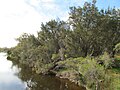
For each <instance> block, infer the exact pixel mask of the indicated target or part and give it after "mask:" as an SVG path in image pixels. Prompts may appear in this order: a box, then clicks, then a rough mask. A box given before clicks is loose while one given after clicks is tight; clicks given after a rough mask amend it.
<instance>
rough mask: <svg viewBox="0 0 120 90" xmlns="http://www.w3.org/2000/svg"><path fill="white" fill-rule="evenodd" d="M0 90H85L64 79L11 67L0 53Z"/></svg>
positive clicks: (23, 68) (23, 67)
mask: <svg viewBox="0 0 120 90" xmlns="http://www.w3.org/2000/svg"><path fill="white" fill-rule="evenodd" d="M0 90H85V89H84V88H83V87H79V86H77V85H75V84H74V83H71V82H69V81H68V80H65V79H59V78H57V77H54V76H49V75H46V76H45V75H44V76H43V75H37V74H35V73H34V72H32V71H31V70H30V68H28V67H26V66H21V68H18V66H13V64H12V62H11V61H8V60H7V59H6V54H5V53H0Z"/></svg>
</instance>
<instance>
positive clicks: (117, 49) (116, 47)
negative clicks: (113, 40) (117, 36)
mask: <svg viewBox="0 0 120 90" xmlns="http://www.w3.org/2000/svg"><path fill="white" fill-rule="evenodd" d="M114 50H115V51H116V53H118V52H120V43H118V44H117V45H115V48H114Z"/></svg>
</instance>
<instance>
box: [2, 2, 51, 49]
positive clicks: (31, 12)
mask: <svg viewBox="0 0 120 90" xmlns="http://www.w3.org/2000/svg"><path fill="white" fill-rule="evenodd" d="M35 1H36V0H35ZM47 1H51V0H47ZM0 11H1V14H0V47H6V46H7V47H11V46H14V45H16V43H17V42H16V41H15V38H16V37H18V36H19V35H21V34H22V33H23V32H26V33H34V34H35V33H36V31H38V30H40V25H41V22H45V21H48V20H50V18H51V17H47V15H45V14H44V13H42V12H37V11H36V10H35V9H34V8H32V7H31V6H29V5H28V4H26V3H25V1H24V0H2V1H0Z"/></svg>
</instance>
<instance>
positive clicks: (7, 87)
mask: <svg viewBox="0 0 120 90" xmlns="http://www.w3.org/2000/svg"><path fill="white" fill-rule="evenodd" d="M11 66H12V62H10V61H7V60H6V57H5V54H4V53H0V90H16V89H17V90H24V89H25V84H24V83H23V82H22V81H21V80H20V79H19V78H18V77H17V76H15V71H14V69H11Z"/></svg>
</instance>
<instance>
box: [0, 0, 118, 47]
mask: <svg viewBox="0 0 120 90" xmlns="http://www.w3.org/2000/svg"><path fill="white" fill-rule="evenodd" d="M85 1H88V2H91V1H92V0H0V47H13V46H15V45H16V44H17V42H16V41H15V38H17V37H19V36H20V35H21V34H23V33H29V34H35V35H36V32H37V31H40V25H41V23H42V22H43V23H45V22H48V21H49V20H51V19H58V18H60V20H65V21H66V20H67V19H68V17H69V14H68V12H69V7H70V6H81V7H82V6H83V4H84V2H85ZM97 6H98V7H99V8H102V9H105V8H107V7H108V6H110V7H114V6H115V7H116V8H120V0H97Z"/></svg>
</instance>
